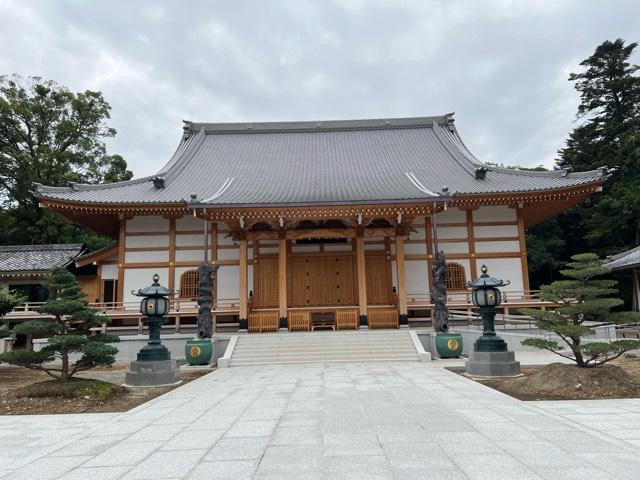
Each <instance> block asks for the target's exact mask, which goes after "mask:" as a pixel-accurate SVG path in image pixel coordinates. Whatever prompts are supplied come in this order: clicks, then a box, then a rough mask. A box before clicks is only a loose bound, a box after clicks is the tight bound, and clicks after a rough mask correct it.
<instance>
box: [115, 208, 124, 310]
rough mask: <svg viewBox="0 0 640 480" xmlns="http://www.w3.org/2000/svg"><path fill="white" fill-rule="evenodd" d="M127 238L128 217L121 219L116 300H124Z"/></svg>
mask: <svg viewBox="0 0 640 480" xmlns="http://www.w3.org/2000/svg"><path fill="white" fill-rule="evenodd" d="M126 240H127V219H126V218H124V217H123V218H121V219H120V234H119V235H118V292H117V297H116V299H115V300H116V302H124V247H125V242H126Z"/></svg>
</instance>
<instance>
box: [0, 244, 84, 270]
mask: <svg viewBox="0 0 640 480" xmlns="http://www.w3.org/2000/svg"><path fill="white" fill-rule="evenodd" d="M83 250H84V245H83V244H81V243H69V244H57V245H8V246H0V274H3V273H14V272H43V271H47V270H51V269H52V268H55V267H64V266H66V265H69V264H70V263H71V262H72V261H73V259H74V258H75V257H77V256H78V255H80V253H82V251H83Z"/></svg>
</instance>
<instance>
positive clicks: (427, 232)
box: [424, 217, 434, 293]
mask: <svg viewBox="0 0 640 480" xmlns="http://www.w3.org/2000/svg"><path fill="white" fill-rule="evenodd" d="M424 238H425V241H426V242H427V278H428V279H429V289H431V287H432V286H433V258H434V257H433V255H434V252H433V225H432V224H431V217H424ZM426 293H429V292H426Z"/></svg>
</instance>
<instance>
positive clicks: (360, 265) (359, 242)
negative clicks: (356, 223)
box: [356, 236, 367, 326]
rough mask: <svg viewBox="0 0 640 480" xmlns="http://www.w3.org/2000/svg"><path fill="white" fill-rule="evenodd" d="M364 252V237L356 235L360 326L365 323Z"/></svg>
mask: <svg viewBox="0 0 640 480" xmlns="http://www.w3.org/2000/svg"><path fill="white" fill-rule="evenodd" d="M364 254H365V252H364V238H363V237H362V236H358V237H356V270H357V273H358V306H359V311H360V326H365V325H367V274H366V261H365V257H364Z"/></svg>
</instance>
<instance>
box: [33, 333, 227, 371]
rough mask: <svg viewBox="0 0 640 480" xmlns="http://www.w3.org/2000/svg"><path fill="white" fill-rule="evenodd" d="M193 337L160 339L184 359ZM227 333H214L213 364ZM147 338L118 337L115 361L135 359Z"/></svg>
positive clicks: (37, 346) (39, 344)
mask: <svg viewBox="0 0 640 480" xmlns="http://www.w3.org/2000/svg"><path fill="white" fill-rule="evenodd" d="M192 338H194V335H193V334H188V333H171V334H166V335H161V336H160V339H161V341H162V344H163V345H164V346H166V347H167V348H168V349H169V352H171V358H175V359H176V360H184V358H185V355H184V346H185V344H186V342H187V340H191V339H192ZM229 338H230V337H229V336H228V335H214V337H213V338H212V340H213V341H214V354H213V358H212V361H211V364H212V365H213V364H215V362H216V361H217V360H218V358H220V357H221V356H222V355H224V351H225V349H226V348H227V344H228V343H229ZM148 340H149V336H148V335H123V336H121V337H120V341H119V342H118V343H114V344H112V345H113V346H115V347H116V348H117V349H118V353H117V354H116V361H117V362H130V361H132V360H135V359H136V355H137V354H138V352H139V351H140V349H141V348H142V347H144V346H145V345H146V344H147V342H148ZM48 343H49V340H48V339H46V338H39V339H36V340H34V341H33V349H34V350H35V351H36V352H38V351H40V350H42V349H43V348H44V347H45V346H46V345H47V344H48Z"/></svg>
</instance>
